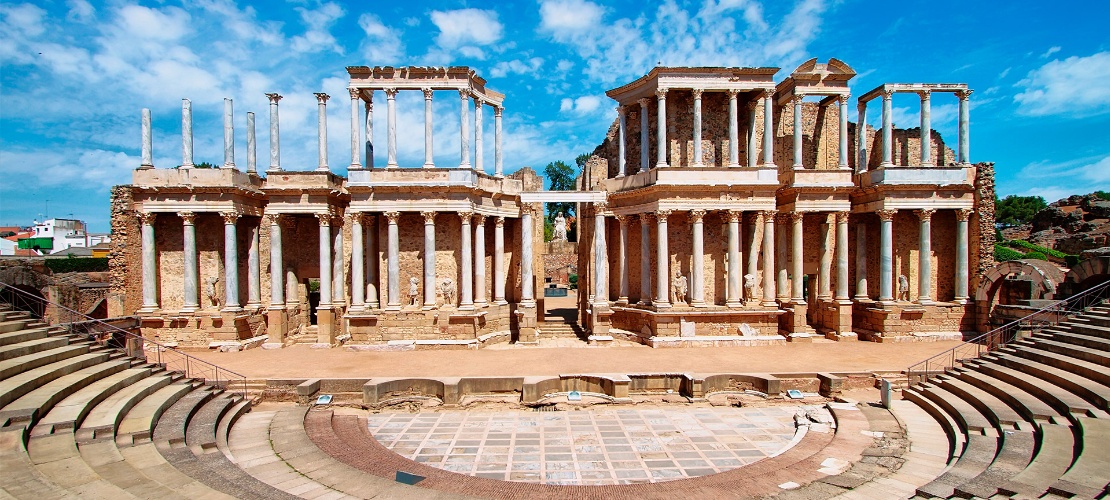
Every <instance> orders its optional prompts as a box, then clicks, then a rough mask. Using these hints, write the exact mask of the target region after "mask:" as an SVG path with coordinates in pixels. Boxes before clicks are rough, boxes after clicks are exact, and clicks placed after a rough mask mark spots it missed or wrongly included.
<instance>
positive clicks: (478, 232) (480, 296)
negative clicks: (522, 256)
mask: <svg viewBox="0 0 1110 500" xmlns="http://www.w3.org/2000/svg"><path fill="white" fill-rule="evenodd" d="M487 305H488V304H487V302H486V216H485V215H482V214H474V306H475V307H486V306H487Z"/></svg>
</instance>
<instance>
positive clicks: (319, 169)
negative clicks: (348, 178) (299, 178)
mask: <svg viewBox="0 0 1110 500" xmlns="http://www.w3.org/2000/svg"><path fill="white" fill-rule="evenodd" d="M316 171H317V172H331V169H330V168H328V167H327V166H326V165H325V166H323V167H317V168H316Z"/></svg>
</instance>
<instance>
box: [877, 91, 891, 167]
mask: <svg viewBox="0 0 1110 500" xmlns="http://www.w3.org/2000/svg"><path fill="white" fill-rule="evenodd" d="M882 94H883V163H882V165H880V167H889V166H891V165H893V164H894V122H893V121H892V118H891V106H892V102H891V101H892V96H893V95H894V91H891V90H885V89H884V90H883V91H882Z"/></svg>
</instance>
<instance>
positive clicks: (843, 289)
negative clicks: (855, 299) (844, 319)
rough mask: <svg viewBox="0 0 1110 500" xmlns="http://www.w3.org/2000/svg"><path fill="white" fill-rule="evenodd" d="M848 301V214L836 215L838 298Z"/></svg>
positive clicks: (839, 213)
mask: <svg viewBox="0 0 1110 500" xmlns="http://www.w3.org/2000/svg"><path fill="white" fill-rule="evenodd" d="M835 299H836V300H837V301H839V302H842V303H843V302H847V301H848V212H837V213H836V297H835Z"/></svg>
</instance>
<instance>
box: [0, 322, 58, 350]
mask: <svg viewBox="0 0 1110 500" xmlns="http://www.w3.org/2000/svg"><path fill="white" fill-rule="evenodd" d="M60 334H61V332H60V331H59V330H55V329H52V328H50V327H48V326H40V327H38V328H24V329H22V330H16V331H14V332H8V333H2V334H0V345H3V346H6V345H9V344H18V343H20V342H26V341H28V340H35V339H41V338H44V337H46V336H47V335H60Z"/></svg>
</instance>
